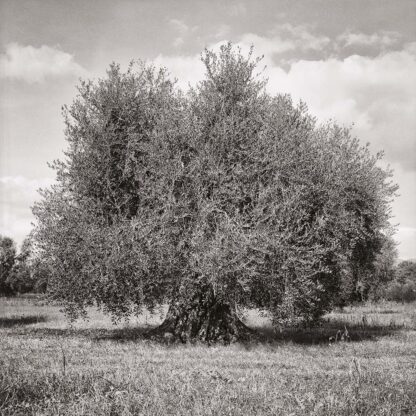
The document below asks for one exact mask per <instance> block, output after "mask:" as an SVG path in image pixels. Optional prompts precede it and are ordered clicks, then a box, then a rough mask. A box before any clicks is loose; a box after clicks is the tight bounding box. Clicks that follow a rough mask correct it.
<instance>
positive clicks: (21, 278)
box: [7, 237, 36, 293]
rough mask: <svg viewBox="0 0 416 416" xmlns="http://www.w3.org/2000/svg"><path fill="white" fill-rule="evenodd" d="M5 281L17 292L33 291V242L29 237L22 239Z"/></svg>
mask: <svg viewBox="0 0 416 416" xmlns="http://www.w3.org/2000/svg"><path fill="white" fill-rule="evenodd" d="M7 283H8V284H9V286H10V287H11V289H12V290H13V292H17V293H27V292H33V291H34V289H35V286H36V278H35V273H34V267H33V243H32V239H31V238H30V237H27V238H25V239H24V240H23V243H22V246H21V249H20V253H19V254H18V255H17V256H16V258H15V263H14V265H13V268H12V270H11V272H10V274H9V277H8V279H7Z"/></svg>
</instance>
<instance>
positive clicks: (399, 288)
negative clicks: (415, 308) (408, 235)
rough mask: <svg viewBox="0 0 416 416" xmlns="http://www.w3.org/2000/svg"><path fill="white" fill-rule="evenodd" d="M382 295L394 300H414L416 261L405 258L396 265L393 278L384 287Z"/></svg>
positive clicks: (415, 298) (415, 294)
mask: <svg viewBox="0 0 416 416" xmlns="http://www.w3.org/2000/svg"><path fill="white" fill-rule="evenodd" d="M384 297H385V298H386V299H388V300H394V301H396V302H413V301H415V300H416V262H414V261H410V260H405V261H401V262H400V263H399V264H398V265H397V267H396V268H395V276H394V280H392V281H391V282H390V283H389V285H387V287H386V288H385V290H384Z"/></svg>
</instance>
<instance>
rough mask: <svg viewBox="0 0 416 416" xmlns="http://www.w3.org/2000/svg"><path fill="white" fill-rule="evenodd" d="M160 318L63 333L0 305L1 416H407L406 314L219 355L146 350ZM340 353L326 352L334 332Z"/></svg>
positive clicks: (213, 349)
mask: <svg viewBox="0 0 416 416" xmlns="http://www.w3.org/2000/svg"><path fill="white" fill-rule="evenodd" d="M159 321H160V317H158V316H156V317H150V316H149V315H148V314H144V315H143V316H141V317H139V318H135V319H134V320H131V321H130V322H129V323H123V324H119V325H112V324H111V321H110V320H109V319H108V318H107V317H105V316H103V315H102V314H100V313H99V312H97V311H91V314H90V320H89V321H86V322H82V321H81V322H76V323H75V324H74V325H73V326H70V325H69V324H68V323H67V322H66V320H65V318H64V317H63V315H62V314H61V313H60V312H59V308H58V307H53V306H45V305H43V304H42V302H40V301H39V300H37V299H35V298H16V299H5V298H0V414H1V415H152V416H154V415H334V416H335V415H337V416H338V415H377V416H382V415H406V414H407V415H414V414H416V304H407V305H400V304H394V303H386V304H372V305H365V306H360V307H352V308H346V309H344V310H343V311H341V312H337V313H335V312H334V313H331V314H329V315H328V316H326V318H325V322H324V324H323V325H322V326H320V327H317V328H313V329H309V330H304V331H294V330H292V331H289V330H288V331H282V332H278V333H275V332H274V331H272V329H271V328H270V325H269V323H268V321H267V320H266V319H264V318H260V317H259V316H258V315H257V314H256V313H254V312H250V313H248V314H247V323H248V324H249V325H251V326H253V327H257V328H258V329H259V331H260V332H261V333H262V334H263V338H264V341H263V342H260V343H253V344H235V345H230V346H220V345H216V346H205V345H177V344H170V345H169V344H165V345H162V344H157V343H154V342H151V341H149V340H146V339H144V338H143V332H144V331H145V330H146V328H148V327H151V326H152V325H155V324H157V323H158V322H159ZM344 326H346V327H347V328H348V331H349V333H350V336H351V342H339V343H336V344H332V345H329V343H328V338H329V337H330V336H333V335H335V333H336V332H337V330H338V329H344Z"/></svg>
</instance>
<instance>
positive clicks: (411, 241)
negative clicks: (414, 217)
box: [394, 227, 416, 260]
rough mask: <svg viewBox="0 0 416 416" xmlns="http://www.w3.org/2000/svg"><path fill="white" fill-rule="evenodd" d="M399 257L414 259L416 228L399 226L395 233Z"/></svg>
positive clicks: (415, 252)
mask: <svg viewBox="0 0 416 416" xmlns="http://www.w3.org/2000/svg"><path fill="white" fill-rule="evenodd" d="M394 239H395V240H396V242H397V243H398V247H397V248H398V251H399V258H400V259H404V260H407V259H413V260H415V259H416V228H414V227H399V228H398V230H397V233H396V235H395V238H394Z"/></svg>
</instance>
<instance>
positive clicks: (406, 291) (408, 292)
mask: <svg viewBox="0 0 416 416" xmlns="http://www.w3.org/2000/svg"><path fill="white" fill-rule="evenodd" d="M385 298H386V299H387V300H392V301H396V302H402V303H404V302H413V301H415V300H416V284H415V283H413V282H408V283H404V284H401V283H398V282H393V283H392V284H391V285H390V286H388V287H387V289H386V291H385Z"/></svg>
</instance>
